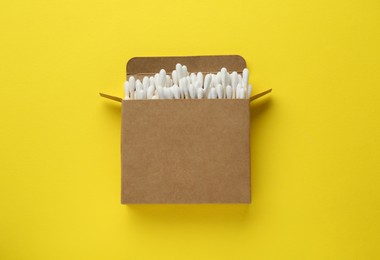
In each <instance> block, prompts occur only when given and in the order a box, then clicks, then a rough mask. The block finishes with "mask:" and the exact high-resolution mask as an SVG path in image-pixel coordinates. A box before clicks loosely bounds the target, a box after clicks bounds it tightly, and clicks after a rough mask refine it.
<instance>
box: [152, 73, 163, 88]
mask: <svg viewBox="0 0 380 260" xmlns="http://www.w3.org/2000/svg"><path fill="white" fill-rule="evenodd" d="M154 85H155V86H156V87H157V86H161V87H162V85H160V75H159V74H158V73H156V74H154Z"/></svg>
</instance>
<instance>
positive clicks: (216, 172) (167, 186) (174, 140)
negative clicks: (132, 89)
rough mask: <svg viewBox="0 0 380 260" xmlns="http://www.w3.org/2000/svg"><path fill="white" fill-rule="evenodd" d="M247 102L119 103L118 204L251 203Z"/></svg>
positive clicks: (176, 101) (156, 101) (161, 101)
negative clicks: (120, 181)
mask: <svg viewBox="0 0 380 260" xmlns="http://www.w3.org/2000/svg"><path fill="white" fill-rule="evenodd" d="M249 126H250V124H249V100H149V101H141V100H138V101H123V105H122V147H121V148H122V149H121V153H122V154H121V156H122V203H250V147H249V146H250V142H249V136H250V134H249Z"/></svg>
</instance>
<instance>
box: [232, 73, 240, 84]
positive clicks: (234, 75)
mask: <svg viewBox="0 0 380 260" xmlns="http://www.w3.org/2000/svg"><path fill="white" fill-rule="evenodd" d="M237 84H239V77H238V74H237V72H236V71H234V72H232V73H231V86H232V87H235V88H236V86H237Z"/></svg>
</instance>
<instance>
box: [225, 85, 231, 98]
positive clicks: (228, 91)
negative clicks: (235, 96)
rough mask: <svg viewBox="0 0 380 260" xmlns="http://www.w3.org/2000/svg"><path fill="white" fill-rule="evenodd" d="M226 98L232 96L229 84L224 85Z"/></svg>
mask: <svg viewBox="0 0 380 260" xmlns="http://www.w3.org/2000/svg"><path fill="white" fill-rule="evenodd" d="M226 98H228V99H231V98H232V87H231V86H230V85H228V86H227V87H226Z"/></svg>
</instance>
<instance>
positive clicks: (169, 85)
mask: <svg viewBox="0 0 380 260" xmlns="http://www.w3.org/2000/svg"><path fill="white" fill-rule="evenodd" d="M172 85H173V84H172V79H171V78H170V76H169V75H166V79H165V86H166V87H168V88H169V87H171V86H172Z"/></svg>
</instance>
